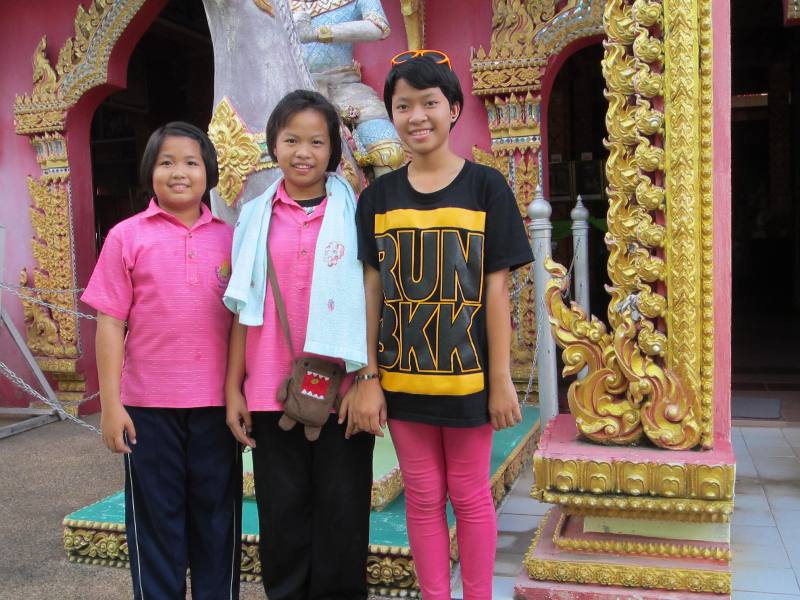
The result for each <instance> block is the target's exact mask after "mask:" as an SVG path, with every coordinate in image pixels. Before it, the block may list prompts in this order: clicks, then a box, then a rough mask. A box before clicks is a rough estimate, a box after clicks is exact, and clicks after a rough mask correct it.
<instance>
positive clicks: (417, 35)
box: [400, 0, 425, 50]
mask: <svg viewBox="0 0 800 600" xmlns="http://www.w3.org/2000/svg"><path fill="white" fill-rule="evenodd" d="M400 12H401V13H402V15H403V23H404V24H405V28H406V43H407V44H408V49H409V50H421V49H422V48H424V47H425V0H400Z"/></svg>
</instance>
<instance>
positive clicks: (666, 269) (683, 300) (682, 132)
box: [544, 0, 711, 450]
mask: <svg viewBox="0 0 800 600" xmlns="http://www.w3.org/2000/svg"><path fill="white" fill-rule="evenodd" d="M686 2H688V3H690V0H686ZM686 2H681V1H678V2H676V3H674V4H675V6H672V7H671V12H670V15H671V17H670V19H671V21H670V22H669V23H665V22H664V21H665V19H664V14H663V7H662V5H661V3H660V2H655V1H652V0H635V1H634V2H632V3H631V2H630V1H629V0H609V1H608V2H607V3H606V6H605V11H604V26H605V30H606V36H607V39H606V41H605V42H604V47H605V54H604V58H603V61H602V69H603V76H604V78H605V81H606V85H607V89H606V91H605V95H606V98H607V99H608V102H609V108H608V112H607V115H606V124H607V129H608V138H607V139H606V140H605V142H604V143H605V145H606V147H607V149H608V151H609V157H608V161H607V163H606V175H607V179H608V190H607V191H608V196H609V209H608V233H607V235H606V245H607V246H608V248H609V251H610V256H609V261H608V273H609V277H610V279H611V282H612V285H611V286H609V288H608V291H609V293H610V295H611V300H610V303H609V309H608V319H609V323H610V325H611V331H607V329H606V326H605V324H603V323H602V322H601V321H600V320H599V319H597V318H595V317H589V316H587V315H586V313H585V312H584V311H583V310H582V309H581V308H580V307H579V306H577V305H576V304H575V303H571V305H570V306H567V305H566V304H565V302H564V300H563V298H562V295H563V294H565V293H566V292H567V291H568V289H569V280H568V278H567V272H566V269H565V268H564V267H563V266H561V265H558V264H557V263H554V262H552V261H550V260H548V262H547V263H546V268H547V270H548V271H549V272H550V274H551V275H552V276H553V279H551V280H550V282H549V283H548V285H547V287H546V289H545V291H544V295H545V305H546V307H547V309H548V311H549V313H550V322H551V325H552V330H553V333H554V336H555V339H556V342H557V343H558V345H559V346H560V347H561V348H562V349H563V358H564V363H565V367H564V375H565V376H569V375H575V374H577V373H578V372H579V371H581V370H582V369H583V368H584V367H588V374H587V375H586V376H585V377H584V378H583V379H581V380H577V381H575V382H573V383H572V384H571V385H570V388H569V392H568V401H569V406H570V412H571V413H572V414H573V415H574V417H575V421H576V426H577V428H578V431H579V432H580V434H581V435H583V436H584V437H586V438H588V439H589V440H591V441H594V442H597V443H601V444H616V445H629V444H635V443H638V442H640V441H641V440H642V439H644V438H647V439H649V440H650V441H651V442H652V443H653V444H655V445H656V446H659V447H662V448H667V449H673V450H684V449H689V448H693V447H695V446H697V445H698V444H700V443H702V444H703V445H704V446H706V447H708V446H710V445H711V435H710V431H711V406H710V402H703V401H702V399H701V391H705V392H707V393H710V391H711V390H710V386H705V385H704V386H703V388H705V389H703V388H701V386H700V383H699V379H700V378H699V377H698V372H699V371H700V368H699V367H700V366H699V365H698V364H697V363H698V362H699V360H698V357H699V356H700V353H699V352H698V351H697V349H696V346H697V344H698V340H699V335H697V334H698V332H697V330H696V328H695V327H694V326H693V324H694V323H696V322H697V313H698V312H699V310H698V306H699V294H698V293H697V289H696V288H697V287H698V286H697V284H696V282H697V281H698V280H700V279H701V277H700V275H701V273H700V271H701V269H702V267H701V265H700V259H699V255H700V250H701V248H700V244H699V240H700V237H701V236H700V232H699V223H700V218H699V213H700V211H701V209H700V207H699V203H698V202H697V201H696V199H695V198H696V196H695V195H694V193H693V192H694V186H695V185H696V182H697V181H698V180H699V177H698V174H697V170H696V165H697V164H698V163H699V162H700V153H699V151H698V146H699V141H698V137H697V136H698V135H699V134H697V133H695V132H694V131H693V129H692V128H694V121H693V119H692V116H693V115H694V113H695V109H694V106H696V105H697V103H698V102H697V101H698V98H697V96H699V92H698V86H697V85H692V82H693V81H697V80H698V73H697V70H698V68H697V61H696V60H694V58H693V57H694V56H695V54H694V53H693V52H692V45H691V40H692V39H694V37H696V24H695V25H692V19H691V18H690V16H691V15H692V14H694V13H693V11H692V10H691V7H690V6H685V7H684V6H677V5H678V4H684V3H686ZM663 31H668V32H669V34H668V35H667V36H664V34H663V33H662V32H663ZM659 36H664V37H665V38H666V39H661V38H660V37H659ZM693 36H694V37H693ZM687 44H688V46H687ZM693 61H694V62H693ZM662 66H663V67H664V68H662ZM707 100H710V99H708V98H707ZM662 105H663V106H664V107H665V110H666V114H665V113H664V112H662V111H661V110H659V109H658V108H655V107H656V106H662ZM665 124H666V125H667V127H665ZM665 129H668V131H665ZM662 138H666V139H667V140H668V141H667V143H666V146H667V148H666V150H665V148H664V147H662ZM668 155H669V160H668V159H667V156H668ZM703 158H704V159H708V160H710V147H709V152H708V153H707V155H703ZM668 164H669V165H670V166H669V167H667V165H668ZM664 182H666V186H667V187H666V188H665V187H662V184H663V183H664ZM705 190H706V188H704V191H705ZM667 205H669V207H670V210H669V211H667ZM667 213H669V214H667ZM659 222H665V223H667V226H666V227H665V226H663V225H661V224H659ZM709 230H710V228H709ZM703 242H704V244H705V245H709V247H710V244H711V238H710V231H709V232H708V236H707V239H703ZM705 245H704V246H703V249H705ZM662 251H664V252H663V254H664V255H665V256H666V260H665V259H664V258H662V256H661V254H662ZM709 267H710V265H709ZM704 274H705V273H704ZM665 288H666V289H667V291H668V295H667V296H665V295H663V294H662V290H663V289H665ZM671 288H672V290H671ZM669 291H673V293H669ZM709 293H710V292H709ZM668 298H669V300H670V301H669V302H668ZM660 319H664V320H665V321H666V322H667V325H668V330H669V331H670V332H671V334H670V336H669V337H668V335H667V333H665V332H664V331H662V330H661V329H659V327H658V324H659V320H660ZM676 356H682V357H684V358H683V360H682V361H677V360H675V357H676ZM670 359H671V360H670ZM705 362H706V361H704V363H705ZM681 363H682V364H681ZM703 374H704V375H706V377H707V376H708V370H707V369H706V371H705V372H704V373H703ZM704 404H705V406H704Z"/></svg>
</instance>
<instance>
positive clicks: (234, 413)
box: [225, 390, 256, 448]
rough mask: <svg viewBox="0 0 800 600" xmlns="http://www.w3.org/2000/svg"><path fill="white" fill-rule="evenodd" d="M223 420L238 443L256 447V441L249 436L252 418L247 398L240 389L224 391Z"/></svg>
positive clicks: (251, 428)
mask: <svg viewBox="0 0 800 600" xmlns="http://www.w3.org/2000/svg"><path fill="white" fill-rule="evenodd" d="M225 422H226V423H227V424H228V427H229V428H230V430H231V433H233V437H235V438H236V439H237V440H239V443H241V444H243V445H245V446H248V447H250V448H255V447H256V441H255V440H254V439H253V438H251V437H250V432H251V431H252V430H253V419H252V418H251V417H250V411H249V410H247V400H245V397H244V394H242V392H241V391H240V390H234V391H230V390H226V392H225Z"/></svg>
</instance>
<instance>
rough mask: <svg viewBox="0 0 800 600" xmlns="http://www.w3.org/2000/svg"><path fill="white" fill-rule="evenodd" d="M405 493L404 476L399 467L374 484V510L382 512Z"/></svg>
mask: <svg viewBox="0 0 800 600" xmlns="http://www.w3.org/2000/svg"><path fill="white" fill-rule="evenodd" d="M402 491H403V474H402V473H401V472H400V468H399V467H395V468H393V469H392V470H391V471H389V473H387V474H386V475H384V476H383V477H381V478H380V479H379V480H377V481H373V482H372V510H375V511H379V512H380V511H382V510H383V509H384V508H386V507H387V506H388V505H389V504H390V503H391V502H392V501H393V500H394V499H395V498H397V497H398V496H399V495H400V494H401V492H402Z"/></svg>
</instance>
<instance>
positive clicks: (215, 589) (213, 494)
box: [125, 407, 242, 600]
mask: <svg viewBox="0 0 800 600" xmlns="http://www.w3.org/2000/svg"><path fill="white" fill-rule="evenodd" d="M126 408H127V410H128V414H129V415H130V416H131V419H132V420H133V424H134V426H135V427H136V442H137V443H136V445H135V446H131V448H132V450H133V452H132V453H131V454H129V455H127V456H125V526H126V530H127V538H128V552H129V555H130V564H131V575H132V578H133V597H134V598H135V599H136V600H173V599H175V600H178V599H180V600H183V599H184V598H186V568H187V567H190V569H191V578H192V598H193V599H194V600H221V599H223V598H224V599H229V600H237V599H238V598H239V562H240V560H241V539H242V523H241V518H242V510H241V509H242V463H241V453H240V451H239V445H238V442H237V441H236V439H235V438H234V437H233V435H231V432H230V430H229V429H228V426H227V425H226V424H225V409H224V408H221V407H209V408H188V409H170V408H136V407H126Z"/></svg>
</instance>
